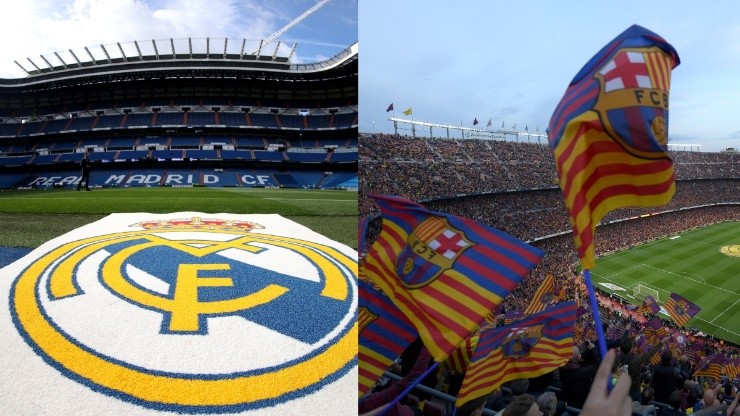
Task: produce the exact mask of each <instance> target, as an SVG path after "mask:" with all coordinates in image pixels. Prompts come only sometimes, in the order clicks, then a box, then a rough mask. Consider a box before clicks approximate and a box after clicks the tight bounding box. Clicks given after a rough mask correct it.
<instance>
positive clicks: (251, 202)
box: [0, 187, 358, 248]
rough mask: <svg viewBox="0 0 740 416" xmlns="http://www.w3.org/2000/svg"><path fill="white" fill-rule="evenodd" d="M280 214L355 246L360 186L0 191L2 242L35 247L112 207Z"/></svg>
mask: <svg viewBox="0 0 740 416" xmlns="http://www.w3.org/2000/svg"><path fill="white" fill-rule="evenodd" d="M177 211H198V212H206V213H219V212H224V213H234V214H280V215H282V216H284V217H286V218H289V219H291V220H293V221H295V222H297V223H299V224H302V225H305V226H306V227H308V228H310V229H312V230H314V231H316V232H318V233H320V234H323V235H325V236H327V237H329V238H331V239H333V240H335V241H339V242H341V243H343V244H346V245H348V246H350V247H353V248H357V214H358V211H357V192H351V191H330V190H302V189H268V188H265V189H262V188H164V187H163V188H159V187H157V188H107V189H96V190H94V191H92V192H85V191H80V192H78V191H74V190H69V189H54V190H27V191H8V190H6V191H2V192H0V220H2V224H3V232H2V233H0V246H10V247H31V248H33V247H37V246H39V245H40V244H42V243H44V242H46V241H48V240H50V239H52V238H54V237H56V236H58V235H61V234H64V233H66V232H67V231H69V230H72V229H75V228H77V227H80V226H82V225H85V224H89V223H91V222H93V221H95V220H97V219H99V218H102V217H103V216H105V215H107V214H110V213H113V212H151V213H166V212H177Z"/></svg>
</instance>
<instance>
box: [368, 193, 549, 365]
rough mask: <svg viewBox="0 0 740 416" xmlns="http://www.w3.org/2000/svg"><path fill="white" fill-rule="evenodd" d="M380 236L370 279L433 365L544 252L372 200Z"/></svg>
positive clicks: (465, 223)
mask: <svg viewBox="0 0 740 416" xmlns="http://www.w3.org/2000/svg"><path fill="white" fill-rule="evenodd" d="M371 197H372V198H373V199H374V200H375V203H376V204H377V205H378V207H379V208H380V211H381V215H382V218H383V224H382V228H381V232H380V235H379V236H378V238H377V239H376V240H375V242H374V243H373V244H372V245H371V246H370V249H369V251H368V254H367V256H366V257H365V261H364V263H363V266H364V271H365V275H367V276H368V277H369V278H370V279H372V280H373V281H374V282H375V283H377V284H378V286H380V288H381V289H382V290H383V292H384V293H386V294H387V295H388V297H389V298H390V299H391V300H392V301H393V303H394V304H395V305H396V306H397V307H398V308H399V309H401V311H403V313H404V314H405V315H406V316H407V317H408V318H409V320H411V322H413V324H414V325H415V326H416V328H417V330H418V331H419V335H420V336H421V339H422V341H423V342H424V345H426V347H427V348H428V349H429V352H430V353H431V354H432V356H433V357H434V359H435V361H437V362H441V361H443V360H444V359H445V358H446V357H447V356H448V355H449V354H450V353H452V351H454V350H455V348H456V347H457V346H458V345H460V344H461V343H462V342H463V341H464V340H465V339H466V338H468V337H469V336H470V334H472V333H473V332H474V331H475V330H476V329H478V327H479V326H480V325H481V322H483V320H484V319H485V317H486V316H487V315H488V314H489V313H490V312H491V311H492V310H493V308H494V307H495V306H496V305H498V304H500V303H501V301H502V299H503V298H504V297H505V296H506V295H508V294H509V292H511V290H512V289H514V287H515V286H516V285H517V284H518V283H519V282H520V281H521V279H522V278H523V277H524V276H525V275H527V274H528V273H529V272H530V270H531V269H532V268H534V266H535V265H536V264H537V263H538V262H539V261H540V259H541V258H542V255H543V252H542V251H541V250H539V249H537V248H534V247H531V246H529V245H527V244H525V243H523V242H521V241H519V240H517V239H515V238H513V237H511V236H509V235H507V234H504V233H502V232H500V231H497V230H494V229H493V228H490V227H488V226H485V225H483V224H479V223H477V222H475V221H472V220H469V219H466V218H461V217H457V216H454V215H448V214H443V213H439V212H433V211H429V210H427V209H426V208H424V207H423V206H421V205H419V204H416V203H414V202H411V201H408V200H406V199H403V198H399V197H394V196H378V195H371Z"/></svg>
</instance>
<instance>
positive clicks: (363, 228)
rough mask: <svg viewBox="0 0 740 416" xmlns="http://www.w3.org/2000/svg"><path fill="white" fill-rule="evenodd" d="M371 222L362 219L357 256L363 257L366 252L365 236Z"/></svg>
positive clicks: (366, 218)
mask: <svg viewBox="0 0 740 416" xmlns="http://www.w3.org/2000/svg"><path fill="white" fill-rule="evenodd" d="M369 222H370V219H369V218H368V217H363V218H360V226H359V229H358V230H357V231H358V234H357V255H358V256H362V252H363V251H365V236H366V234H367V225H368V223H369Z"/></svg>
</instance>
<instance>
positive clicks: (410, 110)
mask: <svg viewBox="0 0 740 416" xmlns="http://www.w3.org/2000/svg"><path fill="white" fill-rule="evenodd" d="M413 113H414V110H412V109H411V107H409V108H408V109H406V110H405V111H404V112H403V114H405V115H407V116H410V115H411V114H413Z"/></svg>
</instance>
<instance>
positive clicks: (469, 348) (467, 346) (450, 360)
mask: <svg viewBox="0 0 740 416" xmlns="http://www.w3.org/2000/svg"><path fill="white" fill-rule="evenodd" d="M478 339H480V332H476V333H475V334H473V336H471V337H470V338H468V339H466V340H465V342H463V343H462V344H460V346H458V347H457V348H456V349H455V351H453V352H452V354H450V356H449V357H447V360H446V363H447V368H448V369H449V372H450V374H462V373H464V372H465V371H466V370H467V369H468V365H469V364H470V359H471V358H472V357H473V351H475V347H476V346H477V345H478Z"/></svg>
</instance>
